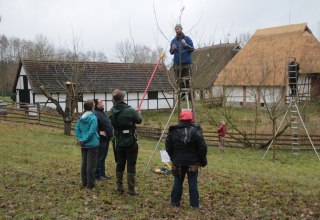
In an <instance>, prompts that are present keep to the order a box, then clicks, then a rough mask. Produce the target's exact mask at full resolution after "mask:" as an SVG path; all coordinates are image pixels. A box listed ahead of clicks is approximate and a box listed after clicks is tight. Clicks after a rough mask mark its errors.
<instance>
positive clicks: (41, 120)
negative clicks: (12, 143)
mask: <svg viewBox="0 0 320 220" xmlns="http://www.w3.org/2000/svg"><path fill="white" fill-rule="evenodd" d="M0 120H3V121H11V122H19V123H28V124H38V125H42V126H49V127H56V128H62V129H63V128H64V123H63V120H62V117H61V116H60V115H58V114H53V113H46V112H43V111H42V110H41V109H40V106H39V105H30V104H25V103H11V102H6V103H4V102H0ZM74 126H75V121H74V122H73V124H72V128H74ZM137 131H138V134H139V136H141V137H147V138H151V139H155V140H159V138H160V136H161V134H162V132H163V129H161V128H151V127H143V126H138V127H137ZM203 135H204V138H205V140H206V142H207V144H208V146H218V135H217V133H216V132H212V131H206V130H204V131H203ZM166 137H167V131H165V133H164V136H163V139H162V141H164V140H165V138H166ZM310 137H311V139H312V141H313V144H314V146H315V147H316V148H317V149H320V135H315V134H311V135H310ZM271 138H272V134H256V135H254V134H246V136H245V137H243V136H241V135H240V134H238V133H230V132H229V133H227V135H226V138H225V146H226V147H246V146H247V145H246V144H245V143H246V141H245V140H248V142H250V143H251V144H252V145H251V146H253V144H255V146H256V148H265V147H267V146H268V143H269V142H270V140H271ZM299 144H300V148H301V149H312V146H311V144H310V141H309V139H308V136H307V135H306V134H301V135H299ZM274 145H275V146H277V147H281V148H288V149H289V148H290V146H291V136H290V135H288V134H283V135H281V136H279V137H277V139H276V140H275V141H274Z"/></svg>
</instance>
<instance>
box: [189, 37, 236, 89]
mask: <svg viewBox="0 0 320 220" xmlns="http://www.w3.org/2000/svg"><path fill="white" fill-rule="evenodd" d="M239 49H240V46H239V45H238V44H237V43H226V44H217V45H213V46H209V47H203V48H198V49H196V50H195V51H194V52H193V53H192V67H191V68H192V85H193V88H195V89H204V88H210V87H211V86H212V83H213V82H214V81H215V80H216V78H217V76H218V73H219V72H220V71H221V70H222V69H223V67H225V65H226V64H227V63H228V62H229V61H230V60H231V59H232V58H233V57H234V56H235V55H236V54H237V53H238V51H239Z"/></svg>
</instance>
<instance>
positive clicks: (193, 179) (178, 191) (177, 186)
mask: <svg viewBox="0 0 320 220" xmlns="http://www.w3.org/2000/svg"><path fill="white" fill-rule="evenodd" d="M180 167H181V175H179V174H176V175H175V176H174V184H173V187H172V192H171V204H172V205H174V206H180V201H181V196H182V191H183V181H184V177H185V176H186V174H187V176H188V183H189V196H190V206H191V207H193V208H198V207H199V192H198V170H197V171H188V169H189V166H180Z"/></svg>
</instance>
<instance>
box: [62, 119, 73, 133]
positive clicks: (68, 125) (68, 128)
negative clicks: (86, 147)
mask: <svg viewBox="0 0 320 220" xmlns="http://www.w3.org/2000/svg"><path fill="white" fill-rule="evenodd" d="M71 123H72V121H64V134H65V135H68V136H70V135H71Z"/></svg>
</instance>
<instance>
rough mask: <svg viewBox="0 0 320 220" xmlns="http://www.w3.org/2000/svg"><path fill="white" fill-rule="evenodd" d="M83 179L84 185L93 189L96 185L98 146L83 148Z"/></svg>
mask: <svg viewBox="0 0 320 220" xmlns="http://www.w3.org/2000/svg"><path fill="white" fill-rule="evenodd" d="M81 156H82V162H81V180H82V186H83V187H87V188H89V189H92V188H93V187H94V186H95V177H94V173H95V171H96V166H97V160H98V147H94V148H81Z"/></svg>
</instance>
